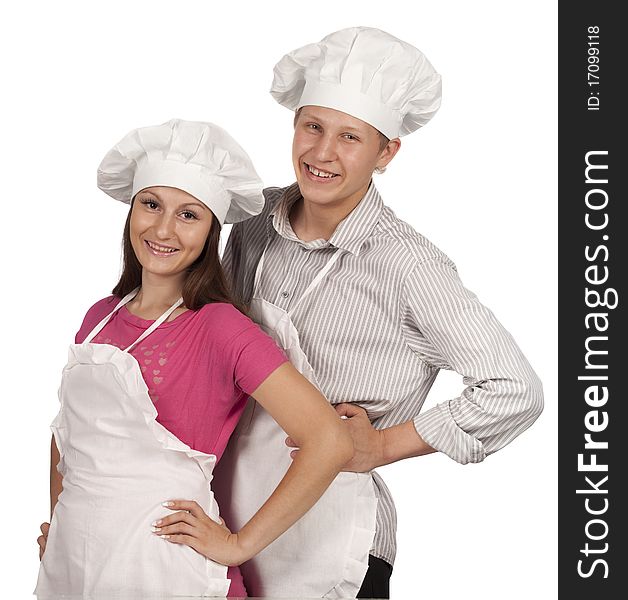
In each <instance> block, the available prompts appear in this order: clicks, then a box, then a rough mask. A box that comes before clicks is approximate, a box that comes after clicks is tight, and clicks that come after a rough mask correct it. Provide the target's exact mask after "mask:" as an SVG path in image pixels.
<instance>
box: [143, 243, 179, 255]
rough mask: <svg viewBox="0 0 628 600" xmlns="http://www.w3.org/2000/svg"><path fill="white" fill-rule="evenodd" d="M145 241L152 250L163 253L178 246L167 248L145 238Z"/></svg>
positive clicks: (170, 251) (174, 249)
mask: <svg viewBox="0 0 628 600" xmlns="http://www.w3.org/2000/svg"><path fill="white" fill-rule="evenodd" d="M146 243H147V244H148V247H149V248H151V249H152V250H155V252H164V253H167V254H170V253H172V252H176V251H177V250H178V248H167V247H165V246H159V245H158V244H155V243H153V242H149V241H148V240H146Z"/></svg>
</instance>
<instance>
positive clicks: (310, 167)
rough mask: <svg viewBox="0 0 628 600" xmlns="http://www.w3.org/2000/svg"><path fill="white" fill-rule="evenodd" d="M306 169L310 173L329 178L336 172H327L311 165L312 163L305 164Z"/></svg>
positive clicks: (334, 175)
mask: <svg viewBox="0 0 628 600" xmlns="http://www.w3.org/2000/svg"><path fill="white" fill-rule="evenodd" d="M305 166H306V167H307V170H308V171H309V172H310V173H312V175H316V177H323V178H325V179H330V178H331V177H336V173H328V172H327V171H320V170H319V169H317V168H315V167H313V166H312V165H308V164H307V163H306V164H305Z"/></svg>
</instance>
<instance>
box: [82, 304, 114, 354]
mask: <svg viewBox="0 0 628 600" xmlns="http://www.w3.org/2000/svg"><path fill="white" fill-rule="evenodd" d="M115 299H116V298H115V296H107V298H103V299H102V300H99V301H98V302H96V304H94V305H93V306H91V307H90V309H89V310H88V311H87V312H86V313H85V316H84V317H83V323H81V327H80V328H79V330H78V331H77V332H76V335H75V336H74V343H75V344H82V343H83V341H84V340H85V338H86V337H87V336H88V335H89V333H90V332H91V331H92V329H94V327H96V325H97V324H98V323H100V321H102V320H103V319H104V318H105V317H106V316H107V315H108V314H109V313H110V312H111V311H112V310H113V307H114V306H115V305H114V303H113V302H114V300H115Z"/></svg>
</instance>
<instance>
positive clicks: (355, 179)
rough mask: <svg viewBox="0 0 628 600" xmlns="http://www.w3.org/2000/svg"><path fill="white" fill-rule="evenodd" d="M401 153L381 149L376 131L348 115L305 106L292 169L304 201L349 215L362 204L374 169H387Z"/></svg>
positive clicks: (298, 123)
mask: <svg viewBox="0 0 628 600" xmlns="http://www.w3.org/2000/svg"><path fill="white" fill-rule="evenodd" d="M398 148H399V140H391V141H390V142H389V143H388V144H387V145H386V147H384V148H382V137H381V136H380V134H379V132H378V131H377V129H375V128H374V127H372V126H371V125H369V124H368V123H365V122H364V121H361V120H360V119H356V118H355V117H352V116H351V115H348V114H346V113H343V112H340V111H338V110H333V109H331V108H323V107H321V106H304V107H303V108H302V109H301V111H300V113H299V115H298V116H297V119H296V122H295V126H294V140H293V143H292V164H293V166H294V171H295V173H296V176H297V182H298V184H299V188H300V190H301V194H302V195H303V198H305V199H306V200H307V201H308V202H312V203H314V204H318V205H325V206H335V207H339V206H346V207H349V208H350V210H351V209H353V207H354V206H356V205H357V203H358V202H359V201H360V200H361V199H362V197H363V196H364V194H365V193H366V190H367V189H368V186H369V183H370V181H371V176H372V175H373V171H374V170H375V168H376V167H385V166H386V165H387V164H388V163H389V162H390V161H391V160H392V158H393V157H394V155H395V154H396V152H397V150H398Z"/></svg>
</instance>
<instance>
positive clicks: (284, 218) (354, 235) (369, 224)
mask: <svg viewBox="0 0 628 600" xmlns="http://www.w3.org/2000/svg"><path fill="white" fill-rule="evenodd" d="M301 198H302V196H301V192H300V190H299V186H298V184H297V183H293V184H292V185H291V186H289V187H287V188H286V189H285V191H284V193H283V194H282V196H281V197H280V198H279V201H278V202H277V204H275V206H274V208H273V209H272V210H271V211H270V213H269V223H268V225H269V227H268V233H269V234H270V233H271V230H272V229H273V228H274V230H275V231H276V232H277V233H278V234H279V235H280V236H282V237H284V238H286V239H289V240H292V241H296V242H299V243H301V244H304V245H307V246H312V247H324V246H328V245H332V246H335V247H336V248H342V249H343V250H347V251H348V252H350V253H351V254H355V255H358V254H359V253H360V248H361V247H362V244H363V243H364V241H365V240H366V238H367V237H368V236H369V235H370V234H371V232H372V231H373V228H374V227H375V225H376V224H377V222H378V220H379V216H380V214H381V211H382V208H383V206H384V203H383V201H382V198H381V196H380V195H379V192H378V191H377V188H376V187H375V184H374V183H373V182H371V185H370V186H369V188H368V190H367V192H366V194H364V198H362V200H360V202H359V203H358V205H357V206H356V207H355V208H354V209H353V210H352V211H351V212H350V213H349V214H348V215H347V216H346V217H345V218H344V219H343V220H342V221H340V223H339V224H338V227H336V230H335V231H334V233H333V234H332V236H331V237H330V238H329V242H324V243H322V242H321V240H316V241H315V242H308V243H307V244H306V243H305V242H303V241H301V240H299V238H297V236H296V234H295V233H294V231H293V229H292V226H291V225H290V219H289V215H290V208H291V207H292V205H293V204H294V203H295V202H296V201H297V200H300V199H301Z"/></svg>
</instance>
